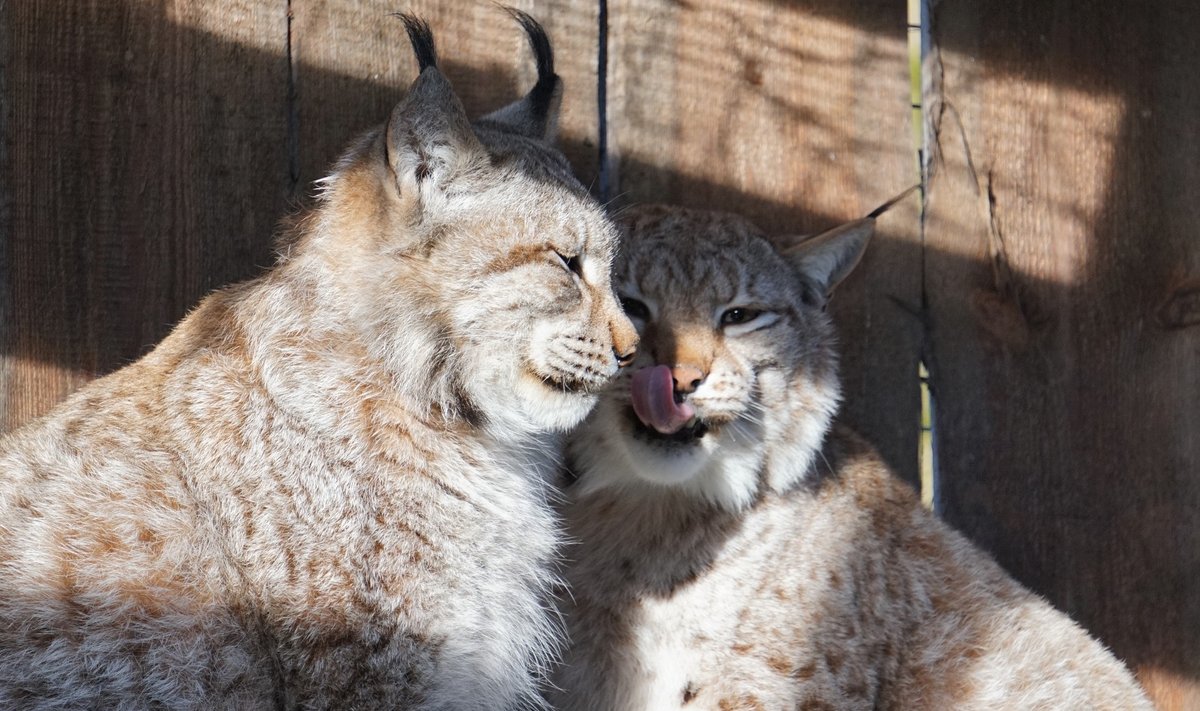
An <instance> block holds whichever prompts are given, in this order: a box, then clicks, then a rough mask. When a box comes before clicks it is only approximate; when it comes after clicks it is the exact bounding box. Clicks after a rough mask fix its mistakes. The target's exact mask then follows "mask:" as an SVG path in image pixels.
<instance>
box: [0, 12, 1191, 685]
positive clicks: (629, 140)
mask: <svg viewBox="0 0 1200 711" xmlns="http://www.w3.org/2000/svg"><path fill="white" fill-rule="evenodd" d="M513 4H514V5H516V6H518V7H520V8H522V9H525V10H527V11H529V12H531V13H533V14H534V15H535V16H536V17H538V18H539V19H541V20H542V21H543V23H544V24H545V25H546V27H547V29H548V30H549V32H550V35H551V37H552V39H553V40H554V42H555V46H556V48H557V53H558V60H559V73H560V74H561V75H562V76H563V78H564V80H565V82H566V85H567V92H566V97H565V101H564V107H565V113H564V116H563V122H562V128H563V146H564V148H565V151H566V153H567V155H568V157H569V158H571V160H572V161H573V163H574V165H575V166H576V168H577V170H578V173H579V175H580V176H581V178H582V179H583V180H584V182H585V183H587V184H590V185H593V186H594V188H595V190H596V191H597V193H598V194H601V193H603V194H605V195H606V196H608V197H611V198H612V199H613V201H614V202H615V203H616V204H627V203H631V202H645V201H665V202H675V203H682V204H686V205H695V206H704V207H718V208H724V209H729V210H735V211H739V212H742V213H745V214H747V215H749V216H751V217H752V218H753V219H755V220H756V221H758V222H759V223H760V224H761V225H762V226H763V227H765V228H767V229H769V230H772V231H775V232H781V233H782V232H812V231H817V230H820V229H823V228H826V227H830V226H832V225H834V224H837V223H839V222H841V221H845V220H849V219H853V218H856V217H859V216H861V215H862V214H864V213H865V212H866V211H867V210H869V209H870V208H872V207H874V206H875V205H876V204H878V203H880V202H882V201H883V200H885V199H887V198H888V197H890V196H891V195H893V194H895V193H896V192H898V191H899V190H901V189H903V188H904V187H906V186H908V185H910V184H911V183H913V182H915V181H916V179H917V176H918V168H917V166H918V159H917V146H916V145H915V144H914V141H913V138H912V137H913V134H914V131H913V128H914V127H913V125H912V114H911V112H910V102H911V98H910V92H909V82H910V74H909V63H908V34H909V30H908V28H906V15H907V13H906V8H905V6H904V1H903V0H887V1H884V0H857V1H854V2H851V1H850V0H806V1H805V2H783V1H782V0H777V1H770V0H736V1H733V2H723V1H721V0H689V2H686V3H679V2H673V1H672V0H609V1H608V2H607V4H606V3H604V2H582V1H581V2H568V1H567V0H529V1H526V2H514V3H513ZM400 9H402V10H408V11H414V12H417V13H418V14H421V15H422V16H424V17H426V18H427V19H428V20H429V21H430V23H431V24H432V26H433V27H434V29H435V31H436V33H437V36H438V40H439V43H440V47H441V50H442V55H443V58H444V64H445V67H446V69H447V74H448V75H449V76H450V78H451V80H452V82H453V83H454V84H455V86H456V88H457V89H458V91H459V93H460V94H461V95H462V97H463V99H464V102H465V103H466V104H467V108H468V110H469V111H471V112H473V113H475V114H478V113H481V112H483V111H485V110H488V109H491V108H494V107H496V106H498V105H500V104H502V103H504V102H505V101H507V100H509V99H510V98H512V97H514V96H516V95H517V94H518V93H519V92H520V91H522V90H523V89H524V88H526V87H528V86H529V85H530V84H531V83H532V76H533V67H532V66H531V63H530V62H529V60H528V57H527V54H526V50H525V47H524V39H523V37H522V36H521V35H520V33H519V32H518V30H517V29H516V28H515V27H514V26H513V25H512V23H511V22H509V21H508V19H507V18H506V16H505V15H504V14H503V13H501V12H499V11H498V10H496V8H495V7H493V6H492V5H491V4H489V3H486V2H478V3H475V2H472V3H461V2H450V1H449V0H447V1H445V2H441V3H432V2H409V3H405V4H402V5H400V6H397V5H396V4H395V3H393V2H382V1H380V0H362V1H358V2H355V1H354V0H191V1H190V2H167V1H166V0H158V1H156V0H37V1H36V2H35V1H33V0H24V1H17V2H7V3H5V2H0V52H2V53H3V54H2V56H0V62H2V64H0V102H2V107H3V111H2V112H0V122H2V123H0V134H2V135H3V142H2V143H0V175H2V178H0V234H2V235H3V238H4V242H3V249H0V423H2V424H0V427H3V428H4V429H9V428H12V427H15V426H17V425H19V424H21V423H22V422H25V421H27V420H29V419H30V418H32V417H35V416H37V415H38V414H40V413H42V412H44V411H46V410H47V409H48V408H49V407H50V406H51V405H52V404H53V403H54V402H56V401H57V400H59V399H61V398H62V397H63V396H64V395H65V394H67V393H68V392H70V391H71V390H73V389H75V388H77V387H78V386H80V385H81V384H83V383H84V382H86V381H88V380H89V379H91V378H94V377H96V376H98V375H101V374H103V373H106V372H109V371H111V370H112V369H114V368H116V367H119V366H120V365H122V364H124V363H127V362H129V361H131V360H133V359H135V358H137V357H138V356H139V355H141V354H142V353H144V352H146V350H148V349H149V348H150V347H151V346H152V345H153V344H154V343H155V342H156V341H157V340H159V339H160V338H161V337H162V336H163V335H164V334H166V333H167V332H168V331H169V330H170V328H171V326H172V324H173V323H175V322H176V321H177V320H178V319H179V318H180V317H181V316H182V315H183V314H184V313H185V312H186V311H187V309H188V308H190V307H191V306H192V305H194V304H195V303H196V302H197V300H198V299H199V298H200V297H201V296H202V295H203V294H204V293H205V292H207V291H209V290H211V289H213V288H215V287H218V286H220V285H222V284H225V283H228V282H231V281H235V280H238V279H242V278H245V277H247V276H250V275H253V274H255V273H256V272H258V271H259V270H261V269H262V268H263V267H265V266H268V265H269V264H270V263H271V261H272V232H273V229H274V226H275V224H276V223H277V221H278V219H279V218H280V217H281V216H282V215H284V214H285V213H287V212H288V211H289V210H291V209H293V207H294V205H295V204H296V203H297V202H299V201H301V200H303V199H304V197H305V196H306V195H308V194H309V193H310V191H311V182H312V180H313V179H315V178H318V177H320V176H321V175H322V174H323V172H324V171H325V170H326V169H327V168H328V166H329V165H330V164H331V162H332V160H333V159H334V158H335V157H336V155H337V154H338V152H339V150H340V148H341V146H342V145H344V144H345V143H346V142H347V140H348V139H349V138H350V137H351V136H352V135H354V134H355V133H356V132H357V131H359V130H361V129H363V128H366V127H369V126H371V125H372V124H375V123H379V122H381V121H382V120H383V119H384V118H385V117H386V116H387V113H388V111H389V109H390V107H391V106H392V104H393V103H394V102H395V101H396V100H397V99H398V97H399V96H400V95H401V94H402V91H403V88H404V87H405V86H407V84H408V83H409V82H410V81H411V79H412V78H413V77H414V75H415V66H414V62H413V60H412V58H411V57H410V54H409V50H408V47H407V44H406V42H405V40H404V38H403V36H402V32H401V31H400V27H399V26H398V24H397V23H396V22H395V21H394V20H392V19H390V18H389V17H388V13H390V12H393V11H396V10H400ZM921 24H922V25H923V29H924V31H925V32H926V34H927V43H926V49H927V56H926V61H925V65H924V77H925V84H924V91H923V96H922V99H923V101H922V103H923V104H924V107H925V114H926V117H927V120H928V125H927V127H926V129H927V130H926V131H925V135H926V139H925V146H924V149H925V150H924V153H923V155H924V157H925V159H926V161H925V162H926V166H927V168H928V180H927V182H926V190H925V195H926V203H925V208H926V209H925V210H924V212H922V211H921V210H920V209H919V207H920V206H919V205H918V204H917V203H918V201H916V200H910V201H908V202H906V203H905V204H903V205H902V206H901V207H900V208H898V209H897V210H895V211H894V212H892V213H890V214H889V215H888V216H887V217H886V218H885V219H884V220H883V221H882V224H881V229H880V234H879V236H878V238H877V240H876V242H875V243H874V244H873V245H872V247H871V249H870V250H869V253H868V255H867V257H866V259H865V262H864V264H863V266H862V267H861V268H860V270H859V271H858V272H857V273H856V274H855V275H854V276H853V277H852V278H851V281H850V283H848V284H847V285H845V286H844V287H843V288H842V289H841V290H840V291H839V294H838V295H837V298H836V301H835V306H834V309H835V312H836V316H837V318H838V320H839V323H840V326H841V332H842V334H843V337H842V341H843V343H842V350H843V359H844V379H845V384H846V395H847V402H846V406H845V412H846V419H848V420H849V421H850V422H851V423H852V424H854V425H855V426H856V427H857V428H858V429H860V430H861V431H863V432H864V433H866V434H867V435H868V436H870V437H871V439H873V440H874V441H875V442H876V443H877V444H878V445H879V447H880V448H881V450H882V451H883V452H884V454H885V455H886V456H887V458H888V459H889V460H890V461H891V462H892V463H893V464H894V465H895V467H896V468H897V470H898V471H900V472H901V474H902V475H903V476H904V477H905V478H907V479H909V480H910V481H913V482H914V483H915V482H916V481H917V441H918V417H917V414H918V402H919V396H918V391H917V383H918V380H917V369H918V362H919V361H921V360H922V359H923V360H924V361H925V362H926V363H927V364H928V366H929V369H930V372H931V376H930V382H931V385H932V388H933V391H934V395H935V398H936V411H935V433H936V444H937V459H938V477H939V479H938V480H939V484H938V489H937V492H936V493H937V502H938V506H939V510H940V511H941V513H942V514H943V515H944V516H945V517H946V518H947V519H948V520H950V521H951V522H952V523H953V524H955V525H956V526H958V527H959V528H961V529H962V530H964V531H965V532H966V533H967V534H968V535H969V536H971V537H972V538H973V539H974V540H976V541H977V542H979V543H980V544H981V545H982V546H984V547H985V548H987V549H988V550H990V551H991V552H992V553H994V554H995V555H996V557H997V558H998V559H999V560H1000V562H1001V563H1002V564H1003V565H1004V566H1005V567H1007V568H1008V569H1009V570H1010V571H1012V572H1013V573H1014V574H1015V575H1016V576H1017V577H1018V578H1019V579H1021V580H1022V581H1024V582H1025V583H1027V584H1028V585H1030V586H1031V587H1033V588H1034V589H1036V590H1038V591H1039V592H1041V593H1042V594H1044V595H1046V596H1047V597H1048V598H1050V599H1051V600H1052V601H1053V602H1054V603H1055V604H1056V605H1058V606H1059V607H1060V608H1063V609H1065V610H1066V611H1067V612H1069V613H1070V614H1071V615H1072V616H1074V617H1075V618H1076V619H1078V620H1079V621H1080V622H1082V623H1083V624H1084V625H1085V626H1087V627H1088V628H1089V629H1091V630H1093V631H1094V632H1095V633H1096V634H1097V635H1099V636H1100V637H1101V638H1102V639H1104V641H1105V642H1106V643H1108V644H1109V645H1110V646H1111V647H1112V648H1113V649H1114V650H1115V651H1116V653H1117V654H1118V655H1120V656H1121V657H1122V658H1124V659H1125V660H1126V661H1128V662H1129V663H1130V665H1131V666H1133V667H1134V668H1135V669H1136V670H1137V672H1138V674H1139V675H1140V678H1141V679H1142V680H1143V681H1144V682H1145V683H1146V684H1147V685H1148V686H1149V688H1150V689H1151V691H1152V693H1153V694H1154V695H1155V697H1156V700H1157V701H1158V703H1159V704H1160V706H1161V707H1162V708H1164V709H1184V708H1200V589H1198V588H1200V585H1198V583H1200V130H1198V129H1197V126H1198V125H1200V81H1198V80H1197V74H1200V43H1197V42H1196V41H1195V31H1196V28H1198V27H1200V6H1198V5H1195V4H1193V3H1191V2H1190V0H1153V1H1149V2H1144V3H1075V2H1068V1H1067V0H1046V1H1045V2H1039V3H1032V2H1024V3H1022V2H1011V0H1010V1H1003V2H1002V1H1000V0H978V1H976V2H971V3H966V2H957V3H950V2H947V3H941V4H939V5H937V6H935V7H934V8H932V9H931V10H930V9H928V8H927V9H926V11H925V12H924V13H923V20H922V23H921Z"/></svg>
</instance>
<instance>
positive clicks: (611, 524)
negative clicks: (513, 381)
mask: <svg viewBox="0 0 1200 711" xmlns="http://www.w3.org/2000/svg"><path fill="white" fill-rule="evenodd" d="M623 219H624V222H625V223H626V227H627V229H628V232H629V238H628V241H627V248H626V254H625V256H624V257H623V259H622V264H621V266H620V267H619V268H618V270H617V275H616V277H615V278H614V283H615V284H616V285H617V288H618V292H619V294H620V295H621V296H622V297H623V299H624V303H625V306H626V309H627V312H628V313H629V314H630V315H631V316H632V317H633V319H634V322H635V323H636V324H638V326H639V330H640V331H641V334H642V346H641V349H640V356H639V358H638V360H637V361H636V363H635V368H634V369H632V371H631V372H626V373H624V374H622V375H621V376H620V377H619V378H618V380H617V381H616V382H615V383H614V385H613V386H612V387H611V388H610V389H609V390H608V392H606V394H605V395H604V397H603V398H602V401H601V403H600V404H599V405H598V407H597V409H596V411H595V412H594V413H593V414H592V415H591V416H590V417H589V419H588V420H587V421H586V422H585V424H584V426H583V427H581V428H580V430H579V431H578V432H576V433H575V434H574V435H572V437H571V441H570V444H569V450H568V451H569V456H568V459H569V461H568V463H569V466H570V471H571V473H572V476H573V479H574V481H573V482H572V483H571V484H570V485H569V487H568V492H567V493H568V501H567V503H566V504H565V506H564V516H565V518H566V521H567V525H568V530H569V533H570V535H571V537H572V538H573V539H574V541H575V543H574V545H572V547H571V548H570V549H569V552H568V566H567V571H566V578H567V581H568V583H569V585H570V594H569V595H565V596H564V598H563V607H564V609H565V610H566V614H567V618H568V630H569V637H570V640H571V647H570V649H569V651H568V653H567V655H566V660H565V663H564V665H563V666H562V667H561V668H560V669H559V671H558V672H557V674H556V675H555V678H554V681H555V689H554V691H553V692H551V694H550V696H551V698H552V699H553V701H554V703H555V704H556V706H557V707H558V708H561V709H564V710H568V711H584V710H596V711H601V710H603V711H616V710H618V709H619V710H621V711H666V710H667V709H686V710H688V711H691V710H692V709H704V710H720V711H731V710H733V709H741V710H747V711H749V710H751V709H754V710H759V711H782V710H784V709H787V710H789V711H790V710H792V709H863V710H864V711H866V710H879V709H893V710H897V711H899V710H904V709H970V710H978V711H985V710H987V711H991V710H994V709H1023V710H1024V709H1080V710H1082V709H1109V710H1111V711H1118V710H1127V709H1149V708H1150V706H1149V703H1148V702H1147V700H1146V698H1145V696H1144V694H1143V692H1142V690H1141V689H1140V688H1139V687H1138V685H1137V684H1136V682H1135V681H1134V680H1133V678H1132V676H1131V675H1130V674H1129V672H1128V671H1127V670H1126V669H1125V668H1124V667H1123V666H1122V665H1121V663H1120V662H1118V661H1117V660H1116V659H1114V658H1113V657H1112V655H1111V654H1109V652H1108V651H1107V650H1105V649H1104V647H1102V646H1101V645H1100V644H1099V643H1097V642H1096V641H1095V640H1093V639H1091V638H1089V637H1088V635H1087V633H1085V632H1084V631H1083V630H1082V629H1080V628H1079V627H1078V626H1077V625H1075V624H1074V623H1073V622H1072V621H1071V620H1070V619H1068V618H1067V617H1066V616H1065V615H1063V614H1062V613H1060V612H1058V611H1056V610H1054V609H1053V608H1052V607H1051V606H1050V605H1049V604H1047V603H1046V601H1045V600H1043V599H1041V598H1039V597H1038V596H1036V595H1034V594H1033V593H1031V592H1030V591H1028V590H1026V589H1024V588H1022V587H1021V586H1020V585H1019V584H1018V583H1016V582H1015V581H1014V580H1013V579H1012V578H1011V577H1009V576H1008V575H1007V574H1006V573H1005V572H1004V571H1003V570H1002V569H1001V568H1000V567H999V566H998V565H996V564H995V563H994V562H993V561H992V560H991V559H989V558H988V556H986V555H985V554H984V553H982V552H981V551H979V550H978V549H977V548H975V547H974V546H973V545H971V544H970V543H969V542H968V541H967V540H966V539H965V538H963V537H962V536H961V535H959V534H958V533H956V532H955V531H953V530H951V529H950V528H949V527H948V526H946V525H945V524H943V523H942V522H941V521H939V520H938V519H937V518H936V516H934V515H933V514H932V513H930V512H929V511H927V510H925V509H924V508H922V507H921V505H920V503H919V501H918V500H917V498H916V496H915V495H914V493H913V492H912V491H911V490H910V489H909V488H908V487H907V486H906V485H905V484H903V483H902V482H900V481H899V480H898V479H897V478H896V477H894V476H893V475H892V473H891V472H890V471H889V470H888V468H887V466H886V465H885V464H884V463H883V462H882V461H881V460H880V459H879V458H878V456H876V455H875V454H874V453H873V452H872V450H871V449H870V447H869V446H868V445H866V444H865V443H864V442H862V441H861V440H859V439H858V438H857V437H855V436H854V435H853V434H851V433H849V432H847V431H845V430H843V429H841V428H839V427H837V426H834V425H832V424H831V423H832V418H833V415H834V412H835V410H836V408H837V405H838V400H839V386H838V381H837V373H836V358H835V348H834V340H833V332H832V327H831V324H830V321H829V319H828V317H827V316H826V314H825V312H824V304H825V301H826V298H827V297H828V295H829V293H830V291H831V290H832V288H833V287H834V286H835V285H836V284H837V282H838V281H839V280H840V279H841V278H842V277H843V276H845V274H847V273H848V272H849V271H850V270H851V269H852V268H853V266H854V265H855V263H856V262H857V261H858V258H859V255H861V253H862V251H863V249H864V248H865V247H866V244H867V242H868V239H869V237H870V236H871V232H872V231H873V223H874V221H873V219H870V218H868V219H864V220H860V221H857V222H854V223H850V224H848V225H845V226H843V227H840V228H837V229H835V230H832V231H830V232H828V233H825V234H823V235H819V236H817V237H814V238H811V239H808V240H797V239H795V238H779V239H778V240H777V241H778V242H779V244H780V245H781V247H780V248H778V249H777V248H775V247H773V246H772V245H771V244H769V243H768V241H767V240H766V239H764V236H763V235H762V234H761V233H760V232H759V231H758V230H757V229H756V228H755V227H754V226H753V225H751V224H750V223H749V222H747V221H746V220H744V219H742V218H739V217H737V216H735V215H729V214H723V213H712V212H702V211H691V210H684V209H680V208H668V207H649V208H641V209H637V210H634V211H631V212H630V213H628V214H627V215H626V216H625V217H624V218H623Z"/></svg>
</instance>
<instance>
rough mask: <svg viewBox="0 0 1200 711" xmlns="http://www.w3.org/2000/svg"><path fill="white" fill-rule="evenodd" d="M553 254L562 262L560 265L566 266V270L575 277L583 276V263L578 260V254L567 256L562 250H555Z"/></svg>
mask: <svg viewBox="0 0 1200 711" xmlns="http://www.w3.org/2000/svg"><path fill="white" fill-rule="evenodd" d="M554 256H556V257H558V261H560V262H562V265H563V266H564V267H566V268H567V271H569V272H571V273H572V274H574V275H575V276H577V277H580V278H582V277H583V265H582V264H581V263H580V262H579V256H578V255H576V256H574V257H568V256H567V255H565V254H563V253H562V252H555V253H554Z"/></svg>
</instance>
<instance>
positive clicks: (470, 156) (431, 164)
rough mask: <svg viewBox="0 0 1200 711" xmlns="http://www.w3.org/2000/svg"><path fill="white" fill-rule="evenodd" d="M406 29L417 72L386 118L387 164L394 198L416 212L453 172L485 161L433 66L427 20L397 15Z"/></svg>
mask: <svg viewBox="0 0 1200 711" xmlns="http://www.w3.org/2000/svg"><path fill="white" fill-rule="evenodd" d="M399 17H400V19H401V20H402V21H403V22H404V26H405V29H406V30H407V31H408V37H409V40H411V42H412V46H413V51H414V52H415V53H416V55H417V61H418V63H419V65H420V68H421V74H420V76H418V77H417V79H416V81H414V82H413V84H412V86H411V87H409V90H408V94H407V95H406V96H405V97H404V99H403V100H401V101H400V103H399V104H397V105H396V108H395V109H393V110H392V115H391V118H389V119H388V125H387V135H386V137H385V140H386V146H387V160H388V166H389V167H390V168H391V170H392V173H393V174H394V175H395V178H396V186H397V188H398V190H399V191H400V197H401V199H402V200H403V201H405V202H406V203H408V202H409V201H410V200H416V203H410V206H411V207H412V208H414V209H416V210H418V212H417V213H416V215H417V217H418V219H419V216H420V214H421V212H422V211H424V210H428V209H430V208H431V207H433V206H434V205H435V204H436V203H437V202H438V201H439V200H438V198H439V197H440V196H441V195H443V194H444V192H445V189H446V187H447V186H448V185H449V184H450V183H451V182H452V181H453V180H454V178H455V177H456V176H458V175H462V174H464V173H466V172H469V171H470V170H471V168H472V167H473V166H474V165H477V164H478V163H479V162H481V161H486V160H487V151H486V150H485V149H484V148H483V145H482V144H481V143H480V142H479V139H478V138H477V137H476V136H475V132H474V131H473V130H472V129H471V122H470V121H468V120H467V114H466V112H465V111H464V110H463V106H462V102H461V101H459V99H458V96H456V95H455V93H454V90H453V89H452V88H451V87H450V82H449V81H448V80H447V79H446V77H445V76H444V75H443V74H442V73H441V71H440V70H439V69H438V68H437V54H436V52H435V49H434V44H433V33H432V32H430V30H429V25H427V24H425V22H424V21H423V20H420V19H418V18H416V17H413V16H412V15H399Z"/></svg>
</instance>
